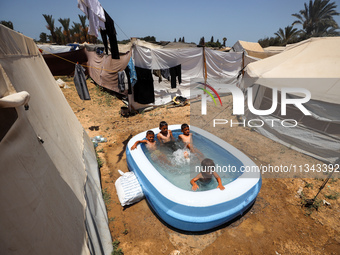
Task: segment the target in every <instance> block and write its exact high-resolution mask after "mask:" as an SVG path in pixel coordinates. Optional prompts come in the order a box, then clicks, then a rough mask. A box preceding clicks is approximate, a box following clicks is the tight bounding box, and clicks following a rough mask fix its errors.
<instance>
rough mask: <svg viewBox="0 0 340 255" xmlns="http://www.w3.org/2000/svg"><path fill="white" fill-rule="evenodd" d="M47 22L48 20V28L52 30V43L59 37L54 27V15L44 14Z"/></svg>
mask: <svg viewBox="0 0 340 255" xmlns="http://www.w3.org/2000/svg"><path fill="white" fill-rule="evenodd" d="M43 16H44V18H45V20H46V22H47V26H46V28H47V29H48V30H50V32H51V39H52V41H51V42H52V43H53V42H56V41H57V37H56V34H55V31H54V30H55V28H54V19H52V15H47V14H43Z"/></svg>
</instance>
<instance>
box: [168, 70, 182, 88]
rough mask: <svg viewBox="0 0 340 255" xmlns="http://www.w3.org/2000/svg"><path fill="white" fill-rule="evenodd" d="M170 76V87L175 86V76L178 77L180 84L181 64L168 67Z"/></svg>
mask: <svg viewBox="0 0 340 255" xmlns="http://www.w3.org/2000/svg"><path fill="white" fill-rule="evenodd" d="M170 77H171V88H172V89H174V88H176V77H178V83H179V84H181V82H182V74H181V65H178V66H174V67H171V68H170Z"/></svg>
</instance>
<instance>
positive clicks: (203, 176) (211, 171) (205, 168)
mask: <svg viewBox="0 0 340 255" xmlns="http://www.w3.org/2000/svg"><path fill="white" fill-rule="evenodd" d="M201 166H202V170H201V172H200V173H199V174H198V175H197V176H196V177H195V178H193V179H192V180H191V181H190V183H191V185H192V190H193V191H196V190H197V189H198V188H199V187H198V185H197V183H196V182H197V181H200V182H202V183H209V182H210V181H211V179H212V177H213V176H214V177H215V178H216V180H217V182H218V186H217V188H219V189H220V190H224V189H225V188H224V186H223V185H222V181H221V178H220V176H219V175H218V174H217V173H216V172H215V163H214V161H213V160H212V159H209V158H205V159H203V161H202V162H201Z"/></svg>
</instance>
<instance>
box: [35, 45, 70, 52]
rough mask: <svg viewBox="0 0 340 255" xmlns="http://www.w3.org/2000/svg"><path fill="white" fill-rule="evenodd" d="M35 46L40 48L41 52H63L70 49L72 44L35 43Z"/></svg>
mask: <svg viewBox="0 0 340 255" xmlns="http://www.w3.org/2000/svg"><path fill="white" fill-rule="evenodd" d="M37 46H38V48H39V49H40V50H42V54H51V53H53V54H56V53H64V52H69V51H70V50H71V49H72V46H65V45H47V44H37Z"/></svg>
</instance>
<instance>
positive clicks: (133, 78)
mask: <svg viewBox="0 0 340 255" xmlns="http://www.w3.org/2000/svg"><path fill="white" fill-rule="evenodd" d="M125 70H126V69H125ZM126 71H127V72H128V73H129V75H128V77H129V79H130V83H131V87H133V86H135V84H136V82H137V73H136V68H135V65H134V64H133V60H132V57H131V58H130V61H129V63H128V65H127V70H126ZM129 94H130V93H129Z"/></svg>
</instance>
